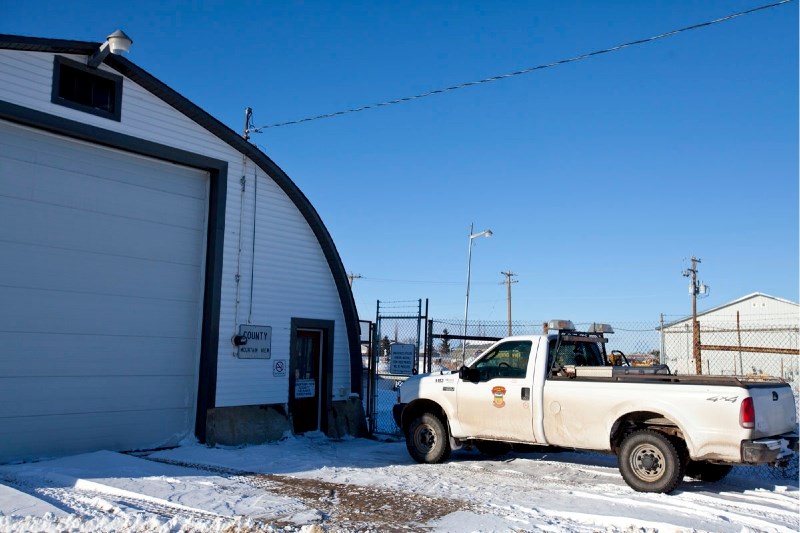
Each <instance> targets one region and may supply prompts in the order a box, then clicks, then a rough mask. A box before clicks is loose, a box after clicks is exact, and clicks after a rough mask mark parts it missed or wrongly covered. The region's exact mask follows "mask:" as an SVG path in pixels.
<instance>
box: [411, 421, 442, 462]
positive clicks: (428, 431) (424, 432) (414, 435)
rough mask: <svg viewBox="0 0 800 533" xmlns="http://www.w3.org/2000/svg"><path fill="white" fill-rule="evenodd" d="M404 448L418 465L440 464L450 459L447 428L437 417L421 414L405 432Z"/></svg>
mask: <svg viewBox="0 0 800 533" xmlns="http://www.w3.org/2000/svg"><path fill="white" fill-rule="evenodd" d="M406 448H408V453H409V454H410V455H411V457H412V458H413V459H414V460H415V461H416V462H418V463H442V462H444V461H446V460H447V458H448V457H450V439H449V437H448V435H447V426H445V424H444V422H442V421H441V420H440V419H439V417H438V416H436V415H434V414H431V413H423V414H422V415H421V416H420V417H418V418H415V419H414V420H413V421H412V422H411V424H409V426H408V431H407V432H406Z"/></svg>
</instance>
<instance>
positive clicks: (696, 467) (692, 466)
mask: <svg viewBox="0 0 800 533" xmlns="http://www.w3.org/2000/svg"><path fill="white" fill-rule="evenodd" d="M732 468H733V466H731V465H718V464H714V463H707V462H705V461H689V464H687V465H686V476H687V477H690V478H692V479H696V480H697V481H708V482H714V481H719V480H721V479H722V478H724V477H725V476H727V475H728V473H729V472H730V471H731V469H732Z"/></svg>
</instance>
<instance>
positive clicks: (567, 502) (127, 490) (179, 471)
mask: <svg viewBox="0 0 800 533" xmlns="http://www.w3.org/2000/svg"><path fill="white" fill-rule="evenodd" d="M799 494H800V492H798V485H797V480H796V479H795V480H792V481H781V482H766V481H765V480H754V479H752V477H751V476H744V475H741V476H737V475H736V470H734V474H732V475H730V476H728V478H726V479H725V480H724V481H723V482H720V483H705V484H704V483H696V482H692V481H690V480H686V481H685V482H684V483H683V485H681V486H680V487H679V489H678V490H677V491H675V492H674V493H673V494H671V495H664V494H641V493H636V492H634V491H632V490H631V489H630V488H628V486H627V485H625V483H624V482H623V481H622V478H621V477H620V475H619V472H618V471H617V468H616V459H615V458H614V457H613V456H605V455H600V454H582V453H573V452H561V453H556V452H537V453H516V452H515V453H511V454H508V455H506V456H503V457H501V458H487V457H486V456H482V455H479V454H478V453H477V452H473V451H466V450H460V451H457V452H454V453H453V456H452V457H451V459H450V460H449V461H448V462H447V463H445V464H439V465H420V464H416V463H414V462H413V461H412V460H411V458H410V457H409V456H408V453H407V452H406V449H405V444H404V443H402V442H379V441H373V440H366V439H347V440H339V441H333V440H329V439H327V438H326V437H324V436H323V435H321V434H312V435H306V436H304V437H292V438H288V439H286V440H284V441H281V442H278V443H273V444H266V445H260V446H248V447H242V448H234V449H231V448H227V449H223V448H208V447H205V446H202V445H198V444H187V445H185V446H182V447H180V448H175V449H172V450H164V451H159V452H153V453H149V454H146V453H141V454H134V455H126V454H120V453H115V452H108V451H101V452H95V453H89V454H84V455H77V456H72V457H65V458H61V459H54V460H50V461H41V462H36V463H25V464H18V465H2V466H0V531H12V532H16V531H41V532H45V533H51V532H61V531H71V532H84V531H85V532H88V531H132V532H138V531H153V532H165V533H166V532H180V531H187V532H188V531H201V532H217V531H220V532H222V531H224V532H230V533H233V532H236V531H265V532H266V531H287V532H292V531H294V532H297V531H300V532H306V533H316V532H321V531H331V532H333V531H341V532H351V531H401V530H402V531H436V532H452V533H458V532H472V531H578V532H584V531H586V532H591V531H606V532H616V531H625V532H627V531H635V532H640V531H642V532H644V531H659V532H663V531H670V532H672V531H713V532H741V531H775V532H794V531H798V530H800V512H799V511H800V508H799V507H798V495H799Z"/></svg>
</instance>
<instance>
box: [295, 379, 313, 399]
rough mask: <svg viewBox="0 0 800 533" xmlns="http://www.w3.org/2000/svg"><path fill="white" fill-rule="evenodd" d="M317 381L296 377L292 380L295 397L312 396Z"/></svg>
mask: <svg viewBox="0 0 800 533" xmlns="http://www.w3.org/2000/svg"><path fill="white" fill-rule="evenodd" d="M316 385H317V382H316V381H315V380H313V379H298V380H296V381H295V382H294V397H295V398H313V397H314V392H315V391H316Z"/></svg>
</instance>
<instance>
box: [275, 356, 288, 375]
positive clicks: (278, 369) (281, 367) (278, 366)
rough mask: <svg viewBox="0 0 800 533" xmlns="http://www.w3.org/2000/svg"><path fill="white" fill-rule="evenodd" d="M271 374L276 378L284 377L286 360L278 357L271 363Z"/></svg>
mask: <svg viewBox="0 0 800 533" xmlns="http://www.w3.org/2000/svg"><path fill="white" fill-rule="evenodd" d="M272 375H273V376H275V377H276V378H282V377H286V361H283V360H282V359H278V360H277V361H274V362H273V363H272Z"/></svg>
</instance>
